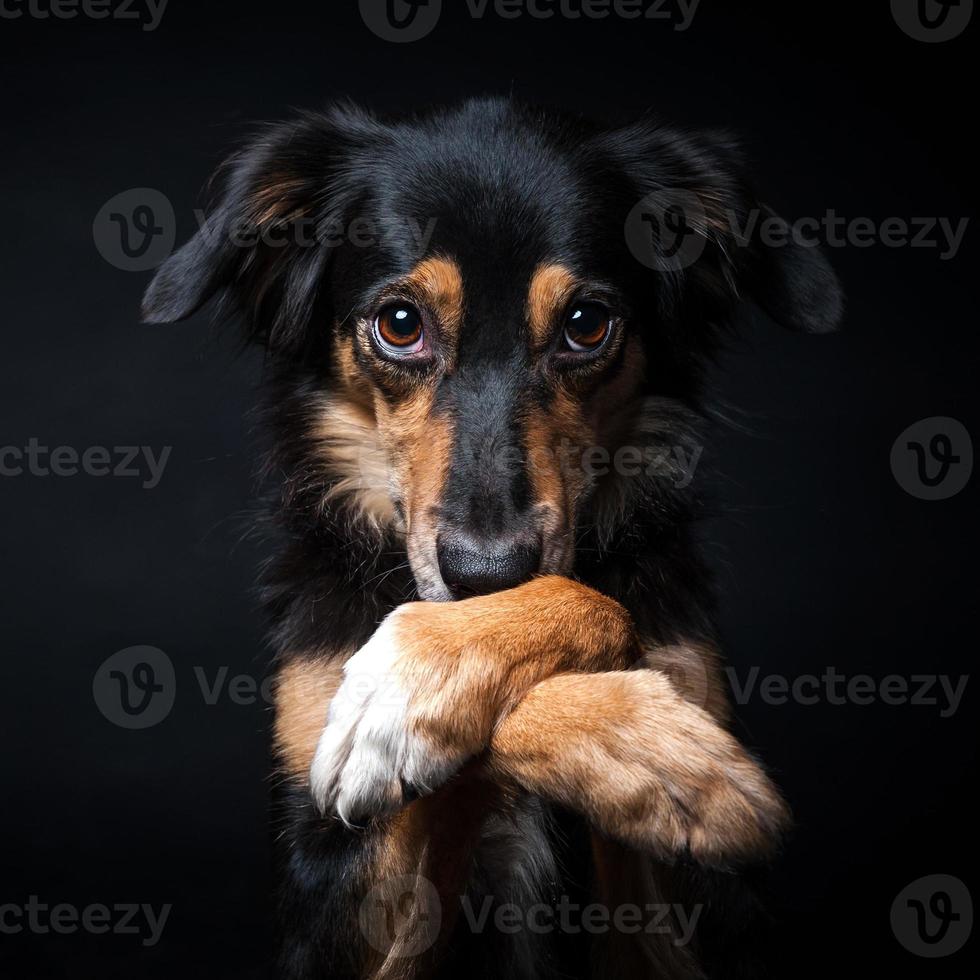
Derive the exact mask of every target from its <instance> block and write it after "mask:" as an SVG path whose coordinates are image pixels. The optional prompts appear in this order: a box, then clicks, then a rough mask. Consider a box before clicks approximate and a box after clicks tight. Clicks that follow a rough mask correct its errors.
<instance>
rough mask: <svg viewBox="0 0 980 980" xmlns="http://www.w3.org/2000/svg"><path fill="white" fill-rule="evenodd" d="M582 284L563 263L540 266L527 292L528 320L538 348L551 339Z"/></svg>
mask: <svg viewBox="0 0 980 980" xmlns="http://www.w3.org/2000/svg"><path fill="white" fill-rule="evenodd" d="M579 286H580V283H579V280H578V279H577V278H576V276H575V274H574V273H573V272H572V271H571V270H570V269H568V268H567V267H566V266H564V265H561V264H560V263H557V262H555V263H548V264H543V265H539V266H538V267H537V269H535V270H534V275H533V276H532V277H531V287H530V289H529V290H528V294H527V322H528V325H529V326H530V328H531V341H532V343H533V345H534V348H535V349H536V350H540V349H541V348H543V347H544V346H545V345H546V344H547V343H548V341H549V340H550V339H551V334H552V331H553V330H554V324H555V320H556V319H557V318H558V317H559V316H560V315H561V314H562V312H564V309H565V307H566V306H567V305H568V304H569V303H570V302H571V300H572V298H573V297H574V294H575V292H576V290H577V289H578V288H579Z"/></svg>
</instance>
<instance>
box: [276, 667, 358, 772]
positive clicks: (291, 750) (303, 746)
mask: <svg viewBox="0 0 980 980" xmlns="http://www.w3.org/2000/svg"><path fill="white" fill-rule="evenodd" d="M343 669H344V658H342V657H332V658H327V657H318V658H316V659H313V660H307V659H296V660H290V661H288V662H287V663H285V664H283V666H282V668H281V669H280V671H279V675H278V677H277V678H276V687H275V692H276V693H275V701H276V720H275V726H274V729H273V744H274V746H275V750H276V754H277V756H278V758H279V762H280V765H281V767H282V769H283V771H284V772H285V774H286V775H289V776H292V777H293V778H295V779H299V780H302V781H303V782H304V783H305V782H306V781H307V779H308V777H309V773H310V764H311V763H312V762H313V753H314V752H315V751H316V743H317V740H318V739H319V738H320V733H321V732H322V731H323V726H324V724H325V723H326V720H327V706H328V705H329V704H330V701H331V699H332V698H333V696H334V694H336V693H337V688H338V687H340V683H341V681H342V680H343Z"/></svg>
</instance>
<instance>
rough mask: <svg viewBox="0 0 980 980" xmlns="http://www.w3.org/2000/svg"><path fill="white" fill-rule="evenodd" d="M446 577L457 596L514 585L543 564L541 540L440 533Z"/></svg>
mask: <svg viewBox="0 0 980 980" xmlns="http://www.w3.org/2000/svg"><path fill="white" fill-rule="evenodd" d="M437 552H438V555H439V571H440V572H441V573H442V580H443V582H445V583H446V586H447V587H448V588H449V590H450V591H451V592H452V593H453V595H454V596H455V597H456V598H457V599H465V598H466V597H467V596H474V595H486V594H487V593H489V592H500V591H501V590H502V589H512V588H513V587H514V586H515V585H520V584H521V583H522V582H526V581H527V580H528V579H530V578H531V577H532V576H533V575H534V573H535V572H537V570H538V568H539V567H540V565H541V542H540V540H538V539H535V540H533V541H531V540H529V539H526V538H522V539H520V540H516V539H511V540H501V539H499V538H497V539H494V540H491V541H487V542H485V543H481V542H480V541H479V540H477V539H475V538H471V537H469V536H468V535H465V534H450V535H440V536H439V541H438V544H437Z"/></svg>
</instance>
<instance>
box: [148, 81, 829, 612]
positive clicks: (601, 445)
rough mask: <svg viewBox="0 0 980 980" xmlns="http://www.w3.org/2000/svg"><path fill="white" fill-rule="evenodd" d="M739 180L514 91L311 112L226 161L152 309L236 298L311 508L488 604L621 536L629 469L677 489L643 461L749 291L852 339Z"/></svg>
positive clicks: (709, 145) (668, 135)
mask: <svg viewBox="0 0 980 980" xmlns="http://www.w3.org/2000/svg"><path fill="white" fill-rule="evenodd" d="M742 169H743V166H742V162H741V160H740V158H739V155H738V153H737V151H736V150H735V149H734V148H733V146H732V145H731V144H730V142H729V141H727V140H726V139H724V138H723V137H721V136H717V135H705V136H700V137H698V136H692V135H688V134H683V133H679V132H677V131H675V130H671V129H668V128H665V127H663V126H660V125H658V124H656V123H655V122H652V121H649V120H643V121H641V122H638V123H635V124H633V125H630V126H626V127H619V128H601V127H597V126H594V125H591V124H587V123H584V122H580V121H573V120H570V119H568V118H565V117H562V116H557V115H553V114H545V113H540V112H537V111H533V110H530V109H526V108H522V107H519V106H514V105H513V104H511V103H509V102H505V101H498V100H485V101H475V102H469V103H466V104H465V105H463V106H462V107H459V108H457V109H453V110H447V111H442V112H437V113H432V114H429V115H426V116H424V117H421V118H418V119H411V120H402V121H381V120H378V119H376V118H375V117H372V116H369V115H366V114H364V113H362V112H360V111H358V110H354V109H350V108H343V109H338V110H335V111H333V112H331V113H329V114H326V115H309V116H305V117H303V118H301V119H299V120H298V121H296V122H294V123H291V124H287V125H283V126H279V127H275V128H273V129H271V130H269V131H268V132H267V133H265V135H263V136H262V137H261V138H260V139H258V140H257V141H256V142H254V143H253V144H252V145H250V146H249V147H248V148H247V149H246V150H245V151H244V152H243V153H242V154H240V155H239V156H238V157H236V158H234V159H233V160H232V161H231V162H230V164H229V165H228V167H227V168H226V172H225V179H224V181H223V190H222V194H221V196H220V198H219V201H218V204H217V206H216V208H215V209H214V211H213V212H212V213H211V215H210V217H209V218H208V220H207V222H206V223H205V224H204V225H203V226H202V228H201V229H200V231H199V232H198V234H197V235H196V236H195V237H194V238H193V239H192V240H191V241H190V242H189V243H188V244H186V245H185V246H184V247H183V248H182V249H180V250H179V251H178V252H177V253H175V254H174V255H173V256H172V257H171V258H170V259H169V260H168V261H167V262H165V263H164V265H163V266H162V267H161V269H160V270H159V272H158V273H157V276H156V278H155V279H154V281H153V283H152V285H151V286H150V288H149V290H148V292H147V296H146V300H145V306H144V315H145V318H146V319H147V320H148V321H151V322H166V321H172V320H177V319H182V318H184V317H186V316H189V315H190V314H191V313H193V312H194V311H195V310H197V309H198V308H199V307H201V306H202V305H203V304H204V303H205V302H206V301H207V300H209V299H210V298H211V297H213V296H215V295H219V296H220V297H221V298H222V300H223V301H224V302H225V303H226V305H227V307H228V308H229V309H230V310H231V311H233V312H234V313H236V314H237V315H239V316H241V317H242V318H243V319H244V320H245V322H246V324H247V326H248V329H249V334H250V336H251V337H252V338H254V339H256V340H259V341H261V342H262V343H264V344H265V345H266V346H267V347H268V348H269V350H270V353H271V356H272V357H273V358H274V359H275V361H276V363H277V364H278V365H279V366H280V371H281V372H282V373H285V374H286V375H287V376H289V377H291V378H292V384H291V387H290V389H289V394H288V396H283V397H284V399H286V400H288V402H289V407H288V411H287V412H285V414H288V415H289V418H290V424H291V425H294V426H295V424H296V418H297V416H299V417H301V421H302V427H303V428H302V431H303V436H302V439H303V440H305V443H306V446H307V450H306V451H305V454H304V456H303V461H302V463H300V464H299V469H300V470H302V472H301V473H299V474H293V475H292V476H293V479H294V482H295V483H297V484H301V485H302V486H303V488H304V491H303V492H304V493H306V494H307V496H309V495H310V494H312V495H313V496H315V497H316V499H317V500H318V506H321V507H322V509H323V513H328V512H331V511H337V510H338V509H343V508H348V510H349V512H350V513H353V514H356V515H359V519H363V520H364V521H366V522H367V523H369V524H372V525H374V526H376V527H379V528H387V529H392V530H393V531H394V533H396V534H399V535H404V537H405V542H406V548H407V552H408V557H409V560H410V562H411V568H412V571H413V573H414V576H415V580H416V583H417V586H418V590H419V593H420V595H422V596H423V597H424V598H428V599H447V598H452V597H458V596H463V595H468V594H473V593H480V592H487V591H495V590H497V589H501V588H506V587H509V586H512V585H516V584H518V583H520V582H521V581H523V580H525V579H527V578H530V577H531V576H533V575H535V574H538V573H546V572H556V573H567V572H569V571H570V569H571V564H572V561H573V555H574V549H575V542H576V534H577V533H579V531H580V530H581V529H582V527H583V526H584V524H589V525H591V526H594V525H596V524H601V523H602V522H604V521H611V520H613V519H614V518H613V517H611V516H609V515H612V514H618V515H620V519H622V518H623V516H624V514H625V513H626V511H627V510H628V508H627V509H624V507H623V501H624V500H625V499H627V497H628V496H629V494H628V493H624V491H623V489H622V487H623V482H624V481H626V480H629V479H631V476H630V475H629V474H624V473H623V472H620V470H622V469H624V468H625V467H624V465H622V464H623V460H624V459H627V458H628V459H629V460H631V464H630V465H631V466H632V469H633V470H634V473H633V477H640V478H642V481H646V482H647V483H649V482H650V480H653V481H657V480H660V481H663V480H666V479H669V478H670V477H671V476H672V475H673V473H672V471H671V468H670V465H660V468H659V470H655V471H652V470H651V456H650V454H649V450H650V447H651V445H652V444H653V442H654V441H656V439H657V438H659V440H660V444H661V446H662V445H663V441H664V440H663V431H660V430H662V429H670V427H671V424H672V423H671V421H670V418H669V416H673V417H674V418H675V419H676V418H677V417H679V415H680V414H682V412H683V409H682V408H678V407H677V406H687V407H691V406H692V405H693V404H694V403H695V399H696V395H697V390H698V383H699V377H700V368H701V365H702V364H703V362H704V360H705V357H706V356H707V355H708V354H710V352H711V350H712V349H713V346H714V344H715V341H716V336H717V334H718V331H719V329H721V328H723V327H724V326H725V324H726V323H727V322H728V321H729V320H730V318H731V316H732V313H733V311H734V308H735V306H736V304H737V303H738V302H739V301H740V299H742V298H745V297H751V298H752V299H754V300H755V301H756V302H757V303H758V304H759V305H760V306H761V307H763V308H765V309H766V310H767V311H768V312H769V313H770V314H771V315H772V316H773V317H774V318H775V319H777V320H779V321H781V322H783V323H784V324H786V325H788V326H791V327H796V328H799V329H802V330H808V331H814V332H819V331H825V330H829V329H832V328H833V327H834V326H835V325H836V323H837V321H838V319H839V316H840V312H841V296H840V293H839V289H838V286H837V282H836V279H835V277H834V275H833V273H832V272H831V270H830V268H829V266H828V265H827V264H826V262H825V261H824V260H823V258H822V257H821V256H820V255H819V253H818V252H817V251H816V250H815V249H812V248H803V247H801V246H799V245H798V244H794V243H793V242H792V241H791V240H789V241H787V243H786V245H785V247H783V248H780V249H774V248H765V247H763V246H762V245H761V244H760V242H759V241H758V240H757V238H756V236H755V234H754V232H753V231H752V229H753V227H757V226H758V219H759V217H760V216H763V217H768V218H770V219H771V218H772V215H771V213H770V212H767V211H766V210H765V209H764V208H763V206H762V205H760V204H759V203H758V202H757V200H756V199H755V197H754V196H753V195H752V194H751V193H750V192H749V190H748V189H747V187H746V184H745V181H744V178H743V174H742ZM653 399H655V400H653ZM670 406H673V407H670ZM658 426H659V427H660V428H659V429H658ZM658 432H659V436H658V435H657V433H658ZM624 449H625V450H628V451H629V452H628V453H627V454H626V455H624V452H623V451H624ZM617 461H618V463H617ZM659 462H660V463H661V464H663V463H664V459H663V458H662V457H661V458H660V460H659ZM667 463H668V464H669V460H668V461H667Z"/></svg>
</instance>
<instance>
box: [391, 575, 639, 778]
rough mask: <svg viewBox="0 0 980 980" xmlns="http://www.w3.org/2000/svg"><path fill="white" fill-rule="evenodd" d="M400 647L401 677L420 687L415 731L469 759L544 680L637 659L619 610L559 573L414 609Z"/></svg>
mask: <svg viewBox="0 0 980 980" xmlns="http://www.w3.org/2000/svg"><path fill="white" fill-rule="evenodd" d="M398 643H399V647H400V650H401V651H402V656H403V657H404V661H403V662H404V663H407V664H411V665H412V673H411V675H410V676H408V677H404V678H403V679H402V683H405V684H408V685H409V688H410V690H412V698H411V709H410V712H409V717H408V724H409V727H410V728H411V729H413V730H416V731H418V732H420V733H422V734H424V736H425V737H426V738H427V739H428V740H429V741H430V742H431V743H432V745H433V748H434V750H435V749H438V748H440V747H441V748H442V749H443V751H445V752H447V753H449V754H450V755H452V756H453V757H462V758H466V757H467V756H469V755H472V754H474V753H477V752H479V751H481V750H482V749H483V748H484V746H485V745H486V740H487V738H488V737H489V733H490V732H491V730H492V729H493V727H494V726H495V725H496V723H497V721H498V719H499V718H500V717H502V716H503V715H504V714H506V712H508V711H509V710H510V709H511V708H512V707H513V706H514V705H515V704H517V702H518V701H519V700H520V698H521V697H522V696H523V695H524V693H525V692H526V691H527V690H528V689H529V688H530V687H531V686H532V685H534V684H535V683H537V682H538V681H540V680H542V679H543V678H545V677H549V676H551V675H552V674H554V673H556V672H559V671H563V670H574V671H588V672H592V671H601V670H616V669H622V668H625V667H627V666H629V665H630V664H632V663H633V662H635V660H636V659H637V657H638V656H639V648H638V647H637V645H636V641H635V638H634V634H633V627H632V622H631V620H630V617H629V615H628V614H627V612H626V610H625V609H623V607H622V606H620V605H619V603H617V602H615V601H614V600H612V599H609V598H607V597H606V596H603V595H601V594H600V593H598V592H595V591H594V590H592V589H589V588H587V587H586V586H584V585H579V584H578V583H576V582H572V581H571V580H569V579H565V578H559V577H557V576H545V577H542V578H538V579H534V580H533V581H531V582H528V583H527V584H525V585H522V586H519V587H518V588H515V589H509V590H507V591H505V592H498V593H496V594H494V595H488V596H478V597H476V598H473V599H465V600H463V601H460V602H453V603H410V604H409V605H407V606H403V607H402V610H401V613H400V618H399V622H398ZM420 681H421V682H423V683H420Z"/></svg>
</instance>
